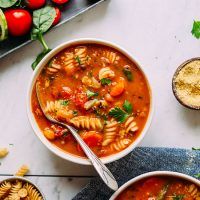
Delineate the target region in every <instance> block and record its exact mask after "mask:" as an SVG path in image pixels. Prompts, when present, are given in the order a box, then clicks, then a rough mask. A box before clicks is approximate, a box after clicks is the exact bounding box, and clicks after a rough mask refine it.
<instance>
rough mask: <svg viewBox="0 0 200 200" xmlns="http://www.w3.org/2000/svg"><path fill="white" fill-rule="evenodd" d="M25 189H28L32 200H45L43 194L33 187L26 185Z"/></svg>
mask: <svg viewBox="0 0 200 200" xmlns="http://www.w3.org/2000/svg"><path fill="white" fill-rule="evenodd" d="M24 188H26V190H27V192H28V196H29V198H30V200H42V199H43V198H42V196H41V194H40V193H39V192H38V191H37V190H36V189H35V188H34V187H33V186H32V185H30V184H28V183H26V184H25V186H24Z"/></svg>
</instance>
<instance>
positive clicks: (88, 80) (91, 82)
mask: <svg viewBox="0 0 200 200" xmlns="http://www.w3.org/2000/svg"><path fill="white" fill-rule="evenodd" d="M81 81H82V83H83V84H84V85H86V86H89V87H91V88H95V89H98V88H100V87H101V84H100V83H99V82H98V81H97V79H96V78H94V77H88V76H84V77H83V78H82V80H81Z"/></svg>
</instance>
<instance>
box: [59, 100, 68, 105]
mask: <svg viewBox="0 0 200 200" xmlns="http://www.w3.org/2000/svg"><path fill="white" fill-rule="evenodd" d="M60 104H61V105H62V106H67V105H68V104H69V100H60Z"/></svg>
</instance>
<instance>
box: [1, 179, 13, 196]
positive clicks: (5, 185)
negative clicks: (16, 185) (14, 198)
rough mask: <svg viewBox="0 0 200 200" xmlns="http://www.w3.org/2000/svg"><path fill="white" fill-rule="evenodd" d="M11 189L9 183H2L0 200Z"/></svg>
mask: <svg viewBox="0 0 200 200" xmlns="http://www.w3.org/2000/svg"><path fill="white" fill-rule="evenodd" d="M11 187H12V185H11V184H10V183H9V182H3V183H2V184H1V185H0V199H1V198H2V197H3V196H5V195H6V194H7V193H8V192H9V190H10V189H11Z"/></svg>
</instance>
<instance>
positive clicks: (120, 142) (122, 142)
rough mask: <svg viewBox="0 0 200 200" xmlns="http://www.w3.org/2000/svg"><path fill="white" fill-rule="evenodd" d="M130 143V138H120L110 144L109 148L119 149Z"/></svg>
mask: <svg viewBox="0 0 200 200" xmlns="http://www.w3.org/2000/svg"><path fill="white" fill-rule="evenodd" d="M130 144H131V140H130V139H120V140H118V141H116V142H115V143H112V144H111V145H110V148H111V150H113V151H114V150H116V151H121V150H123V149H125V148H126V147H128V146H129V145H130Z"/></svg>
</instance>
